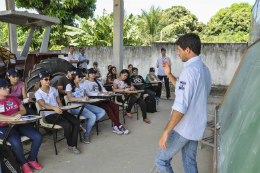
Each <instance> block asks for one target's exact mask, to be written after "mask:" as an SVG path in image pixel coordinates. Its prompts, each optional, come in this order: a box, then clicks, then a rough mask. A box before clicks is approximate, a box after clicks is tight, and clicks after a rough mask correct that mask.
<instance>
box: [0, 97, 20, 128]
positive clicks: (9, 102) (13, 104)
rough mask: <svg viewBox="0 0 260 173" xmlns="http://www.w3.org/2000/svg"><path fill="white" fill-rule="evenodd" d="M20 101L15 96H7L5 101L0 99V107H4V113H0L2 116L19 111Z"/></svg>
mask: <svg viewBox="0 0 260 173" xmlns="http://www.w3.org/2000/svg"><path fill="white" fill-rule="evenodd" d="M21 104H22V103H21V101H20V100H19V99H18V98H17V97H15V96H7V97H6V99H0V106H2V105H4V110H5V111H4V112H1V111H2V110H1V109H0V114H2V115H8V116H10V115H12V114H14V113H16V112H18V111H19V106H20V105H21ZM0 126H8V125H7V124H0Z"/></svg>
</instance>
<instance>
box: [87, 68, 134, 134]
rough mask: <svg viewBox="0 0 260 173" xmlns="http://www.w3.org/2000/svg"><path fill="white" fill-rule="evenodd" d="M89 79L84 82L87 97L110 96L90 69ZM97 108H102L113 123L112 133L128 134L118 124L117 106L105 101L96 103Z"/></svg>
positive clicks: (127, 131) (94, 72)
mask: <svg viewBox="0 0 260 173" xmlns="http://www.w3.org/2000/svg"><path fill="white" fill-rule="evenodd" d="M88 72H89V79H88V80H87V81H85V82H84V85H85V88H86V92H87V95H88V96H101V95H102V94H106V95H110V94H113V93H112V92H107V90H106V89H105V88H104V87H103V85H102V84H101V82H99V81H97V79H96V78H95V75H96V71H95V70H94V69H93V68H91V69H89V71H88ZM95 105H96V106H98V107H101V108H103V109H104V110H105V111H106V113H107V115H108V117H109V118H110V119H111V120H112V121H113V123H114V128H113V132H114V133H116V134H119V135H120V134H123V133H124V134H128V133H129V130H127V129H126V128H124V126H123V125H122V124H121V123H120V122H119V106H118V105H117V104H115V103H114V102H112V101H110V100H107V101H106V102H101V103H96V104H95Z"/></svg>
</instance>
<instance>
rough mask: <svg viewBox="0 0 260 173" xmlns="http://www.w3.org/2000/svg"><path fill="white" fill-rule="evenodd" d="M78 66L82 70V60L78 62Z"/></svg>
mask: <svg viewBox="0 0 260 173" xmlns="http://www.w3.org/2000/svg"><path fill="white" fill-rule="evenodd" d="M77 68H78V69H80V70H82V69H83V67H82V62H78V63H77Z"/></svg>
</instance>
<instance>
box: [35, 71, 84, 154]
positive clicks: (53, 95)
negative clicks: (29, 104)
mask: <svg viewBox="0 0 260 173" xmlns="http://www.w3.org/2000/svg"><path fill="white" fill-rule="evenodd" d="M39 77H40V88H39V89H38V91H36V93H35V97H36V100H37V102H38V103H39V104H40V105H41V106H42V107H43V108H44V109H52V110H54V111H44V115H45V120H46V121H47V122H48V123H50V124H54V123H55V121H56V119H57V117H58V116H59V115H60V116H59V118H58V119H57V121H56V123H55V124H57V125H60V126H61V127H63V129H64V136H65V138H66V140H67V144H68V147H69V148H68V150H69V151H71V152H72V153H75V154H79V153H80V151H79V149H78V148H77V140H78V134H79V129H80V121H79V120H78V119H77V118H76V117H75V116H74V115H73V114H71V113H69V112H67V111H62V110H61V109H60V108H61V107H63V105H62V103H61V101H60V97H59V94H58V92H57V90H56V89H55V88H54V87H51V86H50V74H49V73H48V72H47V71H41V72H40V73H39ZM58 114H59V115H58Z"/></svg>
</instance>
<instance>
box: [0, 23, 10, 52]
mask: <svg viewBox="0 0 260 173" xmlns="http://www.w3.org/2000/svg"><path fill="white" fill-rule="evenodd" d="M6 27H7V24H6V23H4V22H0V46H1V47H8V35H7V32H5V30H6Z"/></svg>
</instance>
